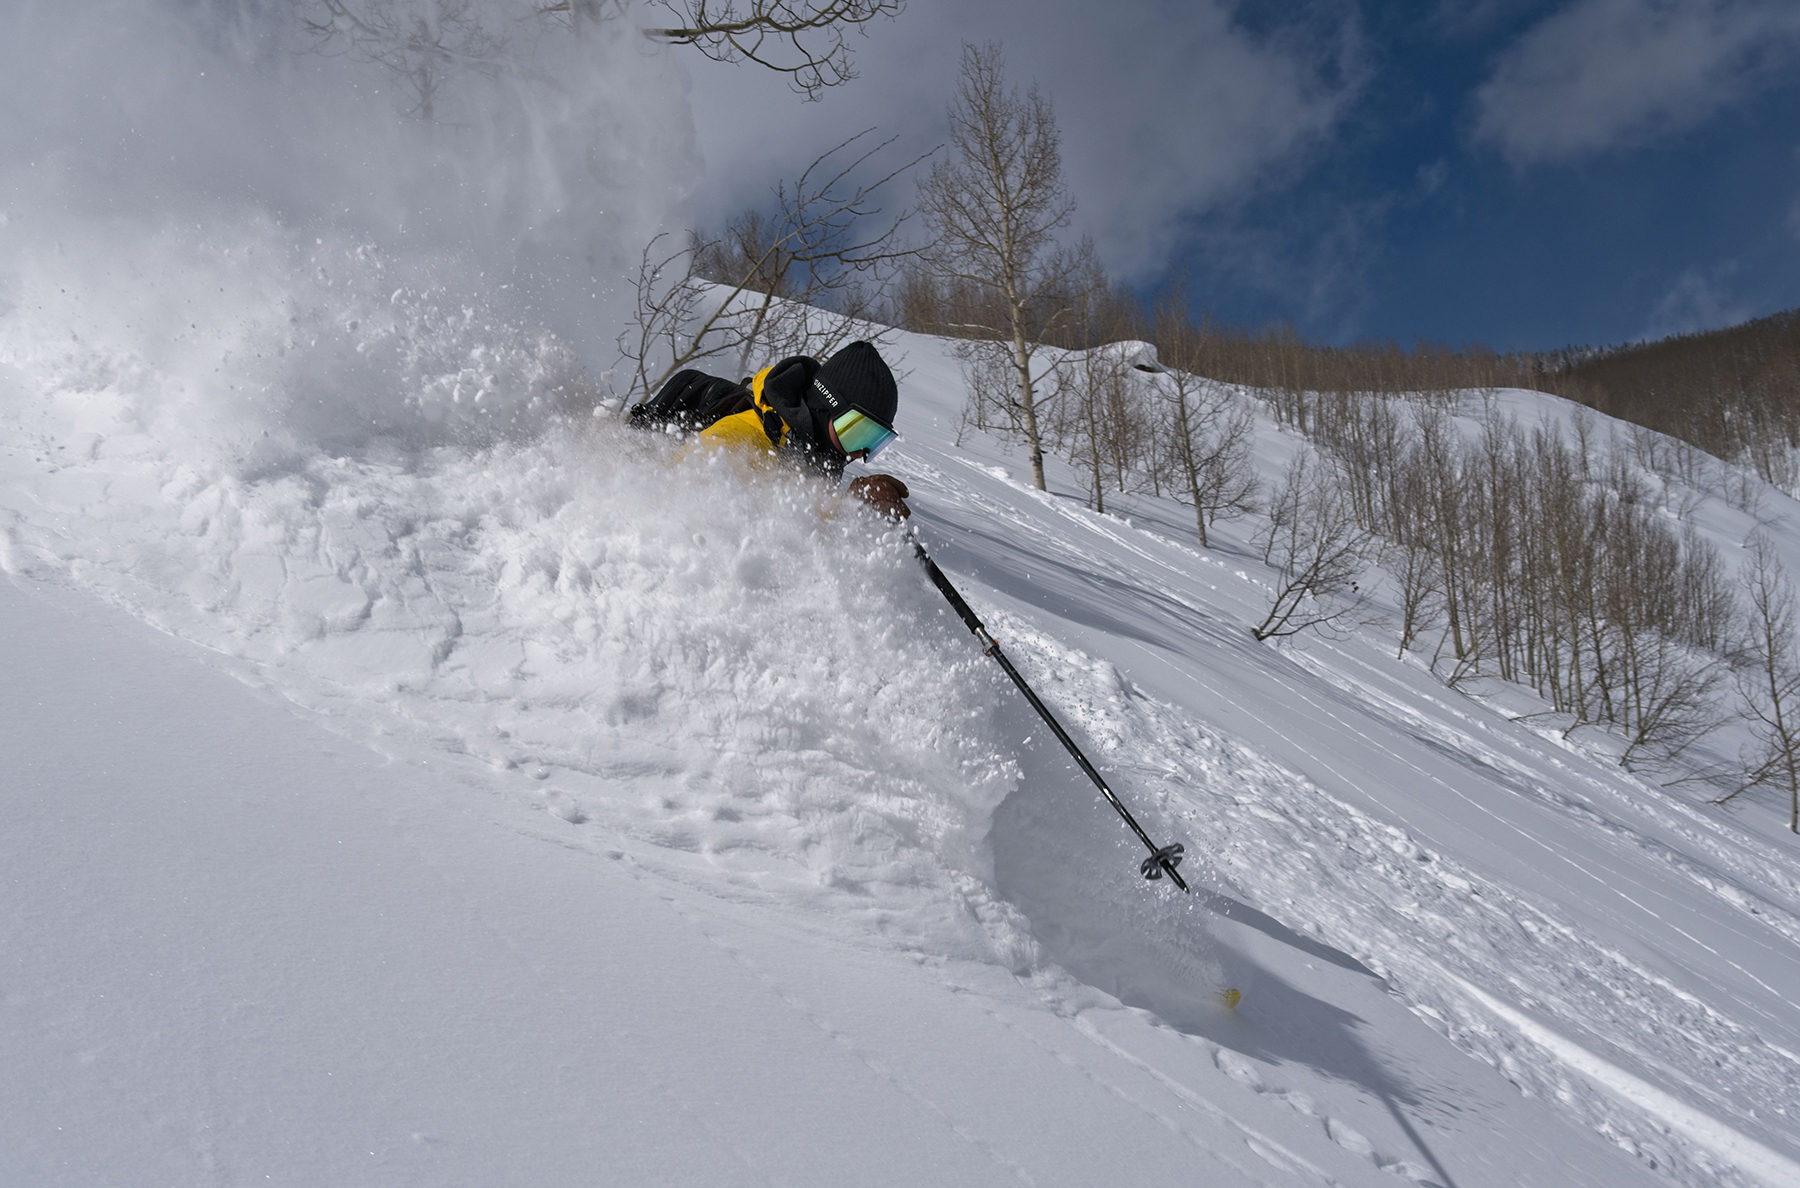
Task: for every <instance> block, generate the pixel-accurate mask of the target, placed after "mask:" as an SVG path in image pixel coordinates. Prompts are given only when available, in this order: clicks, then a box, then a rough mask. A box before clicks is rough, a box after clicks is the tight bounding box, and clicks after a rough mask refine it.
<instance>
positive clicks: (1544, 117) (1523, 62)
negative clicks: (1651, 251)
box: [1475, 0, 1800, 165]
mask: <svg viewBox="0 0 1800 1188" xmlns="http://www.w3.org/2000/svg"><path fill="white" fill-rule="evenodd" d="M1797 51H1800V4H1796V3H1794V2H1793V0H1574V2H1573V3H1571V4H1569V5H1568V6H1567V7H1566V8H1564V9H1562V10H1561V11H1560V12H1558V13H1556V14H1554V15H1553V16H1550V17H1548V18H1546V19H1545V20H1543V21H1541V22H1539V23H1538V24H1537V25H1535V26H1533V27H1532V28H1531V29H1530V30H1528V31H1527V32H1526V33H1525V34H1524V35H1523V36H1521V37H1520V38H1519V40H1518V41H1517V42H1515V43H1514V44H1513V46H1512V47H1511V48H1510V49H1508V50H1507V51H1506V53H1505V54H1503V55H1502V56H1501V58H1500V61H1499V63H1498V64H1497V65H1496V67H1495V69H1494V73H1493V75H1492V76H1491V77H1490V78H1489V79H1488V80H1487V81H1486V82H1485V83H1483V84H1482V85H1481V87H1480V88H1479V89H1478V90H1477V91H1476V93H1475V101H1476V107H1477V113H1478V118H1477V124H1476V136H1477V138H1478V139H1480V140H1486V141H1491V142H1493V143H1494V144H1496V145H1498V146H1499V148H1500V149H1501V151H1502V152H1504V153H1505V154H1506V155H1507V157H1508V158H1510V159H1511V160H1512V161H1513V163H1514V164H1516V165H1525V164H1530V163H1534V162H1539V161H1559V160H1571V159H1574V158H1577V157H1582V156H1586V155H1589V154H1592V153H1597V152H1604V151H1606V150H1608V149H1612V148H1615V147H1619V146H1622V145H1629V144H1635V143H1642V142H1644V141H1647V140H1651V139H1654V138H1656V137H1658V136H1663V135H1669V134H1672V133H1675V132H1680V131H1683V130H1686V129H1688V128H1692V127H1695V126H1697V125H1699V124H1701V123H1702V122H1704V121H1705V120H1707V119H1708V118H1710V117H1711V116H1712V115H1714V114H1715V113H1717V112H1718V111H1719V110H1720V109H1721V108H1723V107H1726V106H1728V105H1730V104H1732V103H1734V102H1737V101H1739V100H1741V99H1743V98H1744V97H1746V96H1747V95H1749V94H1750V93H1752V92H1753V91H1754V90H1755V89H1757V87H1759V86H1760V85H1762V84H1764V83H1766V82H1767V81H1768V80H1769V79H1771V78H1773V77H1774V76H1775V75H1776V72H1777V71H1778V69H1779V68H1780V67H1781V66H1783V65H1785V64H1786V63H1787V62H1788V61H1790V60H1791V59H1792V58H1793V57H1794V56H1795V54H1796V52H1797Z"/></svg>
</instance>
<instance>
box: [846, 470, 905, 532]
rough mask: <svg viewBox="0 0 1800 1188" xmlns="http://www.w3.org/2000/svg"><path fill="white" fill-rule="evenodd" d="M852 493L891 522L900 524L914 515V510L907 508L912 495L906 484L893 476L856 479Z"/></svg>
mask: <svg viewBox="0 0 1800 1188" xmlns="http://www.w3.org/2000/svg"><path fill="white" fill-rule="evenodd" d="M850 493H851V494H852V495H854V496H856V497H857V498H858V499H861V500H862V501H863V502H864V503H866V504H868V505H869V506H870V507H872V508H874V509H875V510H876V511H878V512H880V513H881V514H882V515H884V516H886V517H887V518H888V519H890V520H894V521H896V522H898V521H900V520H904V519H906V518H907V517H908V516H910V515H912V509H911V508H910V507H907V506H906V497H907V495H908V494H910V492H908V491H907V489H906V484H905V483H903V482H901V481H900V480H899V479H897V478H895V477H894V476H893V475H891V474H865V475H863V476H862V477H861V478H859V479H854V480H852V481H851V483H850Z"/></svg>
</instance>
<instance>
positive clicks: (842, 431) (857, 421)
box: [831, 408, 900, 458]
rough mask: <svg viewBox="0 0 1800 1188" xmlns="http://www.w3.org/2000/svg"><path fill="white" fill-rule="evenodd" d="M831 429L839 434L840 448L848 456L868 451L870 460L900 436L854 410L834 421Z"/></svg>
mask: <svg viewBox="0 0 1800 1188" xmlns="http://www.w3.org/2000/svg"><path fill="white" fill-rule="evenodd" d="M831 428H832V432H834V433H836V434H837V441H838V446H839V447H840V448H842V449H843V451H844V452H845V453H846V454H854V453H856V452H857V451H858V450H867V451H869V452H868V454H867V455H866V456H867V457H870V458H873V457H874V456H875V455H876V454H879V453H880V452H881V451H882V450H884V449H886V448H887V447H888V444H889V443H890V442H892V441H893V440H894V439H895V438H896V437H899V436H900V435H899V434H898V433H895V432H894V431H893V430H892V429H889V428H888V427H887V426H886V425H883V424H882V423H881V422H880V421H877V420H876V419H875V418H874V417H871V416H868V415H866V414H864V413H863V412H861V411H860V410H858V409H854V408H853V409H851V410H850V411H849V412H847V413H844V414H843V415H841V416H839V417H838V418H836V419H835V420H833V421H832V422H831Z"/></svg>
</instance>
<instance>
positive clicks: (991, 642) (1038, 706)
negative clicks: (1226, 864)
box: [912, 536, 1188, 891]
mask: <svg viewBox="0 0 1800 1188" xmlns="http://www.w3.org/2000/svg"><path fill="white" fill-rule="evenodd" d="M912 544H913V549H914V550H915V551H916V552H917V553H918V554H919V561H920V562H921V563H922V564H923V565H924V566H925V572H926V573H927V574H928V575H930V577H931V584H932V585H934V586H936V587H937V588H938V592H939V593H940V594H942V595H943V596H944V598H945V599H946V600H947V601H948V602H949V603H950V607H951V609H952V610H954V611H956V613H957V614H958V615H960V616H962V621H963V622H964V623H965V624H967V625H968V628H969V630H970V631H973V632H974V633H975V638H976V639H978V640H980V641H981V646H982V651H983V652H985V653H986V654H987V655H989V656H992V657H993V658H994V659H995V660H996V661H998V662H999V664H1000V667H1001V668H1003V669H1005V670H1006V675H1007V676H1009V677H1011V678H1012V683H1013V684H1015V685H1017V686H1018V687H1019V692H1021V693H1023V694H1024V695H1025V700H1026V701H1029V702H1030V703H1031V708H1032V709H1034V710H1036V711H1037V712H1038V717H1040V718H1042V719H1043V720H1044V724H1045V725H1046V726H1048V727H1050V730H1051V732H1052V733H1053V734H1055V735H1056V737H1057V739H1058V740H1059V741H1060V742H1061V743H1062V745H1063V746H1064V747H1065V748H1066V749H1067V750H1068V752H1069V754H1071V755H1073V756H1074V757H1075V762H1076V763H1078V764H1080V765H1081V770H1082V771H1084V772H1086V773H1087V777H1088V779H1090V780H1092V781H1094V787H1096V788H1098V789H1100V795H1102V796H1104V797H1106V803H1108V804H1110V805H1112V806H1113V808H1114V809H1116V810H1118V814H1119V816H1120V817H1121V818H1122V819H1123V820H1124V822H1125V824H1126V825H1127V826H1129V827H1130V829H1131V831H1132V832H1133V833H1135V834H1137V836H1138V840H1139V841H1141V842H1143V843H1144V847H1145V848H1146V849H1148V850H1149V851H1150V857H1148V858H1146V859H1144V861H1143V863H1142V864H1141V865H1140V866H1139V867H1138V872H1139V873H1140V874H1142V875H1143V876H1144V877H1145V878H1146V879H1160V878H1162V877H1163V875H1164V874H1167V875H1168V876H1169V881H1170V882H1172V883H1174V884H1175V885H1176V886H1177V887H1180V888H1181V889H1182V890H1183V891H1186V890H1187V889H1188V885H1187V883H1186V882H1184V881H1183V880H1182V877H1181V876H1180V875H1179V874H1177V873H1175V868H1176V867H1177V866H1179V865H1181V854H1182V850H1183V847H1182V845H1181V843H1180V842H1176V843H1175V844H1174V845H1169V846H1158V845H1157V844H1156V843H1155V842H1153V841H1151V840H1150V835H1149V834H1148V833H1145V832H1144V827H1143V826H1141V825H1139V824H1138V823H1137V818H1135V817H1133V816H1132V815H1131V810H1129V809H1127V808H1126V807H1125V805H1124V804H1123V803H1122V802H1121V801H1120V800H1119V797H1118V795H1117V794H1116V793H1114V792H1113V790H1112V789H1111V788H1108V787H1107V786H1106V781H1105V780H1103V779H1101V778H1100V773H1099V772H1097V771H1095V770H1094V765H1093V764H1092V763H1089V762H1088V761H1087V756H1086V755H1083V754H1082V753H1081V748H1080V747H1078V746H1076V745H1075V740H1074V739H1072V738H1070V737H1069V735H1068V732H1067V731H1065V730H1064V729H1063V728H1062V723H1060V722H1058V721H1057V720H1056V716H1055V715H1054V714H1052V713H1051V712H1050V707H1049V706H1047V705H1045V704H1044V703H1043V702H1042V701H1039V700H1038V695H1037V694H1036V693H1034V692H1032V689H1031V686H1030V685H1027V684H1026V683H1025V678H1024V677H1022V676H1020V675H1019V670H1018V669H1016V668H1014V667H1013V666H1012V661H1011V660H1008V659H1007V658H1006V653H1005V652H1002V651H1001V650H1000V643H999V641H998V640H996V639H995V638H994V637H993V636H992V635H989V634H988V629H987V628H986V627H984V626H982V623H981V620H980V619H978V618H976V616H975V612H974V611H973V610H971V609H970V608H969V604H968V603H966V602H964V601H963V596H962V595H961V594H959V593H957V591H956V587H955V586H952V585H951V584H950V579H949V578H947V577H945V576H944V571H943V570H941V569H939V568H938V566H937V562H936V561H933V560H932V559H931V554H929V553H927V552H926V551H925V546H924V544H923V543H921V542H920V540H919V538H918V537H916V536H915V537H913V542H912Z"/></svg>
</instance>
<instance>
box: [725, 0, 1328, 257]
mask: <svg viewBox="0 0 1800 1188" xmlns="http://www.w3.org/2000/svg"><path fill="white" fill-rule="evenodd" d="M1232 7H1233V6H1232V5H1230V4H1228V3H1225V2H1224V0H1197V2H1194V3H1189V4H1184V5H1169V4H1164V3H1157V2H1155V0H1131V2H1129V3H1118V4H1114V5H1110V6H1100V5H1094V4H1091V3H1087V2H1086V0H1036V2H1028V0H1003V2H1002V0H996V2H993V3H988V4H983V5H972V4H968V3H966V2H959V0H912V2H911V3H910V4H908V6H907V9H906V11H905V12H904V13H903V14H902V15H901V17H900V18H899V20H897V21H896V22H894V23H893V24H891V25H887V24H884V25H881V26H877V27H875V28H873V29H871V30H870V34H869V36H868V37H867V38H866V39H860V40H859V41H858V42H857V44H856V45H855V49H856V51H857V66H858V69H859V70H860V72H861V77H860V78H858V79H857V80H856V81H855V82H853V83H852V84H850V85H849V86H847V87H844V88H842V89H840V90H838V91H834V92H832V93H829V94H827V95H826V96H825V98H824V99H823V100H822V101H821V102H819V103H816V104H802V103H800V102H799V100H798V99H797V98H795V97H793V96H792V95H791V94H789V93H788V92H787V91H785V90H783V89H782V87H781V84H780V83H779V82H778V81H776V80H773V79H771V78H768V77H757V76H756V74H755V72H753V71H751V70H748V69H730V68H713V67H711V66H710V64H690V65H691V68H692V69H693V73H694V82H695V88H694V108H695V121H696V125H697V132H698V135H699V141H700V146H701V151H702V152H703V154H704V155H705V157H706V160H707V168H708V190H709V191H710V192H709V193H707V194H705V195H702V196H699V201H700V203H701V210H700V215H701V217H702V218H709V219H712V220H715V221H716V220H717V219H718V218H719V217H721V216H722V215H724V214H725V213H727V212H729V211H730V210H733V209H736V208H739V207H741V206H742V205H744V204H745V203H747V202H753V201H757V200H759V199H760V198H762V197H763V196H764V195H766V193H767V190H768V188H769V187H770V186H771V185H773V184H774V182H775V181H777V180H778V179H779V178H781V177H782V176H784V175H786V176H791V175H792V173H793V172H794V170H795V169H796V168H798V167H802V166H804V165H805V164H806V162H807V161H808V160H810V159H811V158H812V157H813V156H814V155H815V154H816V153H817V151H818V150H819V148H821V147H827V146H829V145H831V144H834V143H836V142H837V140H839V139H842V138H843V136H845V135H847V134H848V133H850V132H855V131H859V130H861V129H862V128H865V127H869V126H871V125H876V126H879V127H880V129H881V130H882V132H884V133H887V134H898V135H899V136H900V137H901V144H900V145H898V146H896V150H895V153H896V156H898V154H899V153H900V152H902V151H907V152H917V151H923V150H926V149H929V148H931V147H932V146H933V145H935V144H937V143H938V142H939V141H940V140H941V139H942V136H943V127H944V107H945V104H946V103H947V102H948V100H949V98H950V95H951V92H952V90H953V88H954V86H955V81H956V71H957V66H958V61H959V57H960V44H961V42H962V41H964V40H971V41H984V40H989V39H997V40H999V41H1001V43H1002V44H1003V46H1004V49H1005V52H1006V57H1007V65H1008V72H1009V74H1010V75H1011V77H1012V78H1013V79H1014V80H1015V81H1017V82H1018V83H1020V84H1021V85H1029V83H1030V82H1031V81H1032V80H1033V79H1034V78H1035V79H1036V81H1037V82H1038V84H1039V86H1040V87H1042V89H1043V90H1044V91H1045V93H1046V94H1047V95H1048V96H1049V97H1050V98H1051V99H1052V101H1053V102H1054V104H1055V107H1056V115H1057V122H1058V124H1059V126H1060V127H1061V129H1062V134H1063V162H1064V168H1065V172H1066V175H1067V177H1068V179H1069V182H1070V184H1071V186H1072V188H1073V190H1074V193H1075V196H1076V198H1077V201H1078V202H1079V204H1080V209H1079V211H1078V213H1077V216H1076V227H1075V230H1076V231H1077V232H1086V233H1090V234H1092V235H1093V236H1094V238H1095V241H1096V243H1097V245H1098V247H1099V248H1100V251H1101V254H1102V257H1103V258H1104V259H1105V260H1106V261H1107V263H1108V265H1109V267H1110V268H1111V269H1112V270H1113V271H1115V272H1117V273H1120V274H1124V275H1133V274H1138V275H1141V274H1144V273H1149V272H1154V271H1156V270H1158V269H1160V268H1161V267H1162V266H1163V265H1164V264H1166V263H1167V254H1168V252H1169V250H1170V248H1171V247H1172V245H1173V244H1174V242H1175V240H1176V238H1177V236H1178V235H1179V233H1180V226H1181V221H1182V219H1183V218H1184V217H1186V216H1189V215H1192V214H1195V213H1199V212H1202V211H1205V210H1207V209H1209V208H1211V207H1215V206H1217V205H1218V204H1219V203H1222V202H1225V201H1228V200H1230V199H1232V198H1234V197H1237V196H1239V195H1241V194H1242V193H1244V192H1245V191H1246V190H1247V189H1248V188H1249V187H1251V186H1253V185H1254V184H1256V183H1257V182H1258V181H1259V180H1261V179H1264V178H1266V177H1267V176H1268V175H1269V173H1270V172H1271V171H1272V170H1276V169H1279V168H1281V167H1283V166H1284V165H1287V164H1289V163H1291V162H1292V161H1294V160H1295V159H1296V158H1297V157H1299V156H1301V155H1303V154H1304V152H1305V151H1306V149H1307V148H1308V147H1309V146H1311V145H1314V144H1316V143H1318V141H1319V139H1320V138H1321V137H1322V136H1323V134H1324V133H1326V132H1328V131H1329V130H1330V129H1331V128H1332V127H1333V126H1334V125H1335V123H1336V122H1337V120H1338V119H1339V117H1340V116H1341V114H1342V112H1343V110H1344V108H1345V106H1346V104H1347V102H1348V100H1349V98H1350V97H1351V96H1352V94H1353V93H1354V92H1355V90H1356V87H1357V67H1356V65H1355V63H1356V62H1357V61H1358V53H1359V49H1358V46H1357V43H1356V41H1355V34H1354V31H1353V30H1352V29H1350V28H1348V27H1346V26H1345V25H1343V24H1341V23H1330V24H1327V25H1323V26H1319V27H1316V28H1314V29H1312V30H1310V31H1306V30H1300V29H1296V28H1292V27H1290V28H1289V29H1287V30H1285V31H1283V32H1282V33H1280V34H1276V35H1271V36H1256V35H1253V34H1251V33H1249V32H1247V31H1246V30H1244V29H1243V28H1241V27H1239V26H1237V25H1236V24H1234V23H1233V21H1232V19H1231V9H1232ZM907 196H910V187H903V194H902V195H897V196H896V197H897V199H898V200H900V201H903V200H904V198H905V197H907Z"/></svg>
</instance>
